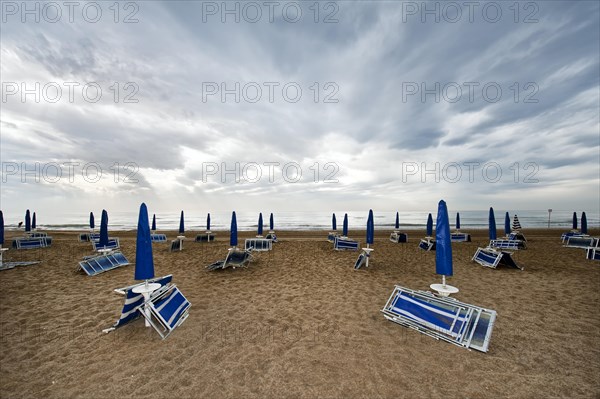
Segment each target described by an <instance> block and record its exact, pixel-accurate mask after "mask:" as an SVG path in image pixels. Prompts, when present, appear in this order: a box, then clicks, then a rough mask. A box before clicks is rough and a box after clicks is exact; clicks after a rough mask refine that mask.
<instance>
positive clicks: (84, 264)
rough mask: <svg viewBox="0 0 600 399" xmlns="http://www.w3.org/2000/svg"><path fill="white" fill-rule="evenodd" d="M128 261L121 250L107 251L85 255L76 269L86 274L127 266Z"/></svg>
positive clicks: (92, 274) (90, 274) (93, 274)
mask: <svg viewBox="0 0 600 399" xmlns="http://www.w3.org/2000/svg"><path fill="white" fill-rule="evenodd" d="M127 265H129V261H128V260H127V258H126V257H125V255H123V254H122V253H121V252H118V251H117V252H108V253H106V254H100V255H96V256H92V257H89V256H88V257H85V258H84V259H83V260H82V261H81V262H79V267H78V270H83V271H84V272H85V273H86V274H87V275H88V276H95V275H96V274H99V273H102V272H106V271H108V270H112V269H116V268H117V267H122V266H127Z"/></svg>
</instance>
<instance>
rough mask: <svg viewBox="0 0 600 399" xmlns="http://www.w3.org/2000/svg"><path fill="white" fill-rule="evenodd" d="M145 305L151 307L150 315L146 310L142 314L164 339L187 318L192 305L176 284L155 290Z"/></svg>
mask: <svg viewBox="0 0 600 399" xmlns="http://www.w3.org/2000/svg"><path fill="white" fill-rule="evenodd" d="M145 305H146V306H148V308H149V309H150V315H146V313H145V312H141V314H142V316H144V318H146V319H147V320H148V322H149V323H150V325H151V326H152V327H153V328H154V329H155V330H156V332H158V334H159V335H160V336H161V338H162V339H165V338H167V337H168V336H169V335H170V334H171V333H172V332H173V330H175V329H176V328H177V327H178V326H180V325H181V324H182V323H183V322H184V321H185V319H187V317H188V314H189V313H188V312H189V309H190V307H191V306H192V304H191V303H190V301H188V300H187V298H186V297H185V296H184V295H183V294H182V293H181V291H180V290H179V289H178V288H177V286H176V285H175V284H172V285H170V286H167V287H162V288H161V289H159V290H157V291H155V292H154V293H153V294H152V296H151V297H150V300H149V301H148V302H146V303H145Z"/></svg>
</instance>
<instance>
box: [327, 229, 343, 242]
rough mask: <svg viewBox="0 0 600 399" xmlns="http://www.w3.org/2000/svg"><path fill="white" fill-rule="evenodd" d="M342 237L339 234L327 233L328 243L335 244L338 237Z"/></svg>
mask: <svg viewBox="0 0 600 399" xmlns="http://www.w3.org/2000/svg"><path fill="white" fill-rule="evenodd" d="M339 236H340V235H339V234H338V233H337V232H335V231H334V232H329V233H327V241H329V242H331V243H333V242H334V241H335V238H336V237H339Z"/></svg>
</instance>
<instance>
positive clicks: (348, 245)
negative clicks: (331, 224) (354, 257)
mask: <svg viewBox="0 0 600 399" xmlns="http://www.w3.org/2000/svg"><path fill="white" fill-rule="evenodd" d="M358 244H359V243H358V241H355V240H353V239H351V238H348V237H341V236H337V237H335V239H334V240H333V249H335V250H336V251H358Z"/></svg>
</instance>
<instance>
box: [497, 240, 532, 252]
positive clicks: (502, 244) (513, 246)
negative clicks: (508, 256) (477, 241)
mask: <svg viewBox="0 0 600 399" xmlns="http://www.w3.org/2000/svg"><path fill="white" fill-rule="evenodd" d="M488 246H489V247H491V248H498V249H509V250H513V251H516V250H518V249H526V245H525V241H521V240H491V241H490V244H489V245H488Z"/></svg>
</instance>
